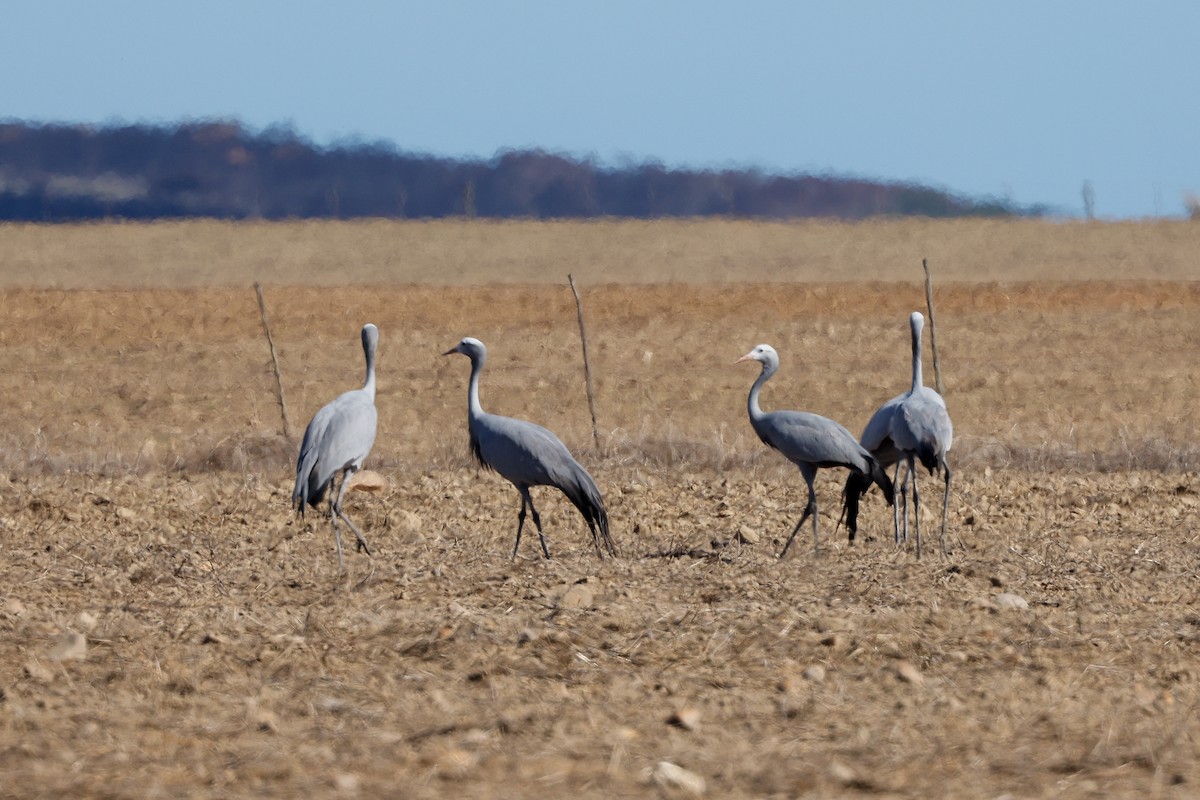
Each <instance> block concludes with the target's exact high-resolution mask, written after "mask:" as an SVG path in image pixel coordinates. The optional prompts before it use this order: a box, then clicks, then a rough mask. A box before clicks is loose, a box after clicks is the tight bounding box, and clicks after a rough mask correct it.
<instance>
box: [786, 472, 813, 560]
mask: <svg viewBox="0 0 1200 800" xmlns="http://www.w3.org/2000/svg"><path fill="white" fill-rule="evenodd" d="M800 474H801V475H803V476H804V482H805V483H806V484H807V485H808V502H807V503H806V504H805V506H804V513H803V514H801V515H800V521H799V522H797V523H796V527H794V528H792V535H791V536H789V537H788V540H787V543H786V544H784V546H783V551H782V552H780V554H779V558H780V559H782V558H783V557H784V556H786V555H787V551H788V548H789V547H791V546H792V540H793V539H795V538H796V534H797V533H799V531H800V526H801V525H803V524H804V520H806V519H808V517H809V515H810V514H811V515H812V518H813V552H814V553H815V554H816V555H820V554H821V543H820V539H818V538H817V494H816V492H815V491H814V490H813V479H814V478H815V477H816V476H817V470H816V468H815V467H811V466H809V465H807V464H805V465H803V466H801V467H800Z"/></svg>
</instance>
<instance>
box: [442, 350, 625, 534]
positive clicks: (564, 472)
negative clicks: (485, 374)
mask: <svg viewBox="0 0 1200 800" xmlns="http://www.w3.org/2000/svg"><path fill="white" fill-rule="evenodd" d="M452 353H460V354H462V355H464V356H466V357H467V358H469V359H471V378H470V381H469V382H468V383H467V430H468V432H469V434H470V438H471V452H472V453H473V454H474V456H475V458H476V460H478V461H479V463H480V465H482V466H483V467H485V468H487V469H490V470H494V471H495V472H498V473H499V474H500V475H501V477H504V478H506V479H508V481H509V482H510V483H512V485H513V486H515V487H516V488H517V491H518V492H519V493H520V494H521V511H520V513H518V515H517V538H516V541H515V542H514V543H513V551H512V557H513V558H516V556H517V549H518V548H519V547H520V545H521V530H522V528H523V527H524V525H525V509H526V507H528V509H529V511H530V513H531V514H532V515H533V524H534V525H535V526H536V527H537V532H538V538H539V539H540V540H541V544H542V554H543V555H545V557H546V558H550V550H549V549H548V548H547V547H546V537H545V535H544V533H543V532H542V520H541V518H540V517H539V516H538V512H537V509H536V508H534V505H533V497H532V495H530V493H529V490H530V488H531V487H533V486H553V487H555V488H556V489H558V490H559V491H561V492H562V493H563V494H564V495H565V496H566V498H567V499H568V500H570V501H571V503H572V505H574V506H575V508H577V509H579V513H580V514H582V515H583V519H584V521H585V522H587V525H588V528H589V529H590V530H591V532H592V544H594V545H595V547H596V553H597V554H599V555H601V556H603V553H604V551H605V550H607V551H608V554H609V555H612V556H615V555H616V554H617V551H616V548H615V547H614V546H613V543H612V538H611V537H610V536H609V531H608V512H607V511H605V509H604V501H603V499H602V498H601V497H600V490H599V489H597V488H596V482H595V481H593V480H592V476H591V475H589V474H588V472H587V470H585V469H584V468H583V467H582V466H580V464H579V462H578V461H576V460H575V459H574V458H573V457H572V456H571V453H570V452H569V451H568V450H567V448H566V445H564V444H563V443H562V442H561V441H560V440H559V438H558V437H557V436H555V435H554V434H553V433H551V432H550V431H549V430H547V429H546V428H543V427H542V426H541V425H535V424H534V423H532V422H526V421H525V420H523V419H515V418H513V417H502V416H500V415H498V414H489V413H487V412H486V411H484V410H483V406H482V405H480V402H479V374H480V373H481V372H482V371H483V365H484V362H485V361H486V360H487V348H486V347H484V345H483V342H481V341H479V340H478V339H475V338H472V337H470V336H468V337H467V338H465V339H463V340H462V341H461V342H459V343H458V344H457V345H455V346H454V347H452V348H450V349H449V350H447V351H446V352H445V353H443V354H442V355H447V356H448V355H450V354H452ZM602 543H603V548H602V547H601V544H602Z"/></svg>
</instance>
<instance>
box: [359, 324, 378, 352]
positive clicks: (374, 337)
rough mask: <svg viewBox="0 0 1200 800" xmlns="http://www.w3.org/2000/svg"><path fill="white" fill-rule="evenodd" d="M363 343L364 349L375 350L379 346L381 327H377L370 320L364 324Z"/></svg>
mask: <svg viewBox="0 0 1200 800" xmlns="http://www.w3.org/2000/svg"><path fill="white" fill-rule="evenodd" d="M362 345H363V350H367V351H370V352H374V351H375V348H376V347H378V346H379V328H376V327H375V326H374V325H372V324H371V323H370V322H368V323H367V324H366V325H363V329H362Z"/></svg>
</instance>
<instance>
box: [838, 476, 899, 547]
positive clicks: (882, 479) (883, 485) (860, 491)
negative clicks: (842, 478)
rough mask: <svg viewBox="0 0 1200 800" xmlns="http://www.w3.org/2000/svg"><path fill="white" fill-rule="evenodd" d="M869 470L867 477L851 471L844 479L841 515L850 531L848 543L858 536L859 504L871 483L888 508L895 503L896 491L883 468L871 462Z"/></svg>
mask: <svg viewBox="0 0 1200 800" xmlns="http://www.w3.org/2000/svg"><path fill="white" fill-rule="evenodd" d="M870 469H871V472H870V474H869V475H868V474H867V473H863V472H857V471H855V470H851V471H850V475H849V476H848V477H847V478H846V488H845V489H843V490H842V513H843V514H844V515H845V517H846V527H847V528H848V529H849V531H850V541H852V542H853V541H854V537H855V536H856V535H857V534H858V507H859V502H860V501H861V500H862V496H863V495H864V494H866V493H867V491H868V490H870V488H871V484H872V483H874V484H875V485H876V486H878V487H879V488H880V490H882V491H883V496H884V498H886V499H887V502H888V505H889V506H890V505H893V504H894V503H895V502H896V489H895V487H894V486H892V479H891V478H889V477H888V476H887V473H886V472H884V471H883V467H881V466H879V463H878V462H876V461H874V460H872V461H871V462H870Z"/></svg>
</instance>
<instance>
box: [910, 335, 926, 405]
mask: <svg viewBox="0 0 1200 800" xmlns="http://www.w3.org/2000/svg"><path fill="white" fill-rule="evenodd" d="M912 378H913V380H912V389H911V391H913V392H915V391H917V389H920V388H921V387H922V386H924V385H925V379H924V377H923V376H922V375H921V326H920V325H918V324H916V323H913V326H912Z"/></svg>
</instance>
